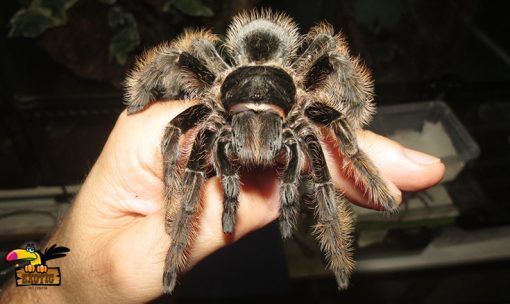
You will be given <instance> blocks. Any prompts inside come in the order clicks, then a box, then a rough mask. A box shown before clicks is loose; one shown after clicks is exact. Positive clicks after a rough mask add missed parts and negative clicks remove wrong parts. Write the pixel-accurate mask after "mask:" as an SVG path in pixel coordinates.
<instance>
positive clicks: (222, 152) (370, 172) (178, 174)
mask: <svg viewBox="0 0 510 304" xmlns="http://www.w3.org/2000/svg"><path fill="white" fill-rule="evenodd" d="M218 42H219V39H218V37H217V36H216V35H214V34H212V33H211V32H209V31H205V30H198V31H186V32H185V33H184V34H183V35H182V36H181V37H180V38H178V39H177V40H175V41H173V42H171V43H164V44H161V45H160V46H158V47H155V48H154V49H152V50H150V51H149V52H147V53H146V54H145V55H144V56H142V57H141V59H140V60H139V61H138V62H137V63H136V66H135V68H134V69H133V71H132V72H131V73H130V75H129V76H128V78H127V80H126V91H127V92H126V96H125V98H126V101H127V112H128V113H129V114H133V113H136V112H138V111H141V110H142V109H144V108H145V107H146V106H147V105H149V104H150V103H151V102H154V101H156V100H161V99H175V98H186V99H194V100H198V101H199V103H198V104H196V105H194V106H192V107H190V108H188V109H187V110H185V111H184V112H182V113H181V114H179V115H178V116H177V117H175V118H174V119H173V120H172V121H170V122H169V123H168V125H167V126H166V128H165V131H164V135H163V139H162V145H161V152H162V154H163V162H164V190H165V201H166V208H167V216H166V218H165V227H166V231H167V232H168V233H169V234H170V236H171V239H172V241H171V245H170V249H169V251H168V254H167V257H166V266H165V271H164V276H163V286H164V291H165V292H166V293H171V292H172V290H173V289H174V287H175V284H176V280H177V274H178V273H179V272H180V271H181V270H182V269H183V267H184V266H185V264H186V259H187V255H188V250H189V246H190V243H191V242H192V240H193V238H194V236H195V234H196V231H197V218H198V211H199V207H200V195H199V194H200V188H201V187H202V185H203V184H204V180H205V179H206V178H207V173H208V172H212V174H216V175H217V176H219V177H220V178H221V182H222V184H223V190H224V201H223V208H224V209H223V218H222V225H223V231H224V233H232V231H233V230H234V228H235V221H236V210H237V208H238V196H239V191H240V181H239V178H240V177H239V174H238V170H239V168H240V167H242V166H245V167H246V166H273V167H281V168H283V169H282V170H281V171H282V172H283V173H282V174H281V176H280V179H281V185H280V217H279V221H280V231H281V234H282V237H284V238H287V237H289V236H291V234H292V231H293V228H294V227H295V222H296V219H297V215H298V213H299V209H300V204H299V202H300V200H299V199H300V198H299V197H300V193H299V188H300V183H301V182H302V181H303V180H311V181H312V183H313V188H312V189H313V191H314V195H313V198H314V200H313V204H314V210H315V218H316V222H317V223H316V225H315V226H314V230H313V231H314V234H315V235H316V237H317V239H318V241H319V243H320V247H321V249H322V251H323V252H324V254H325V256H326V260H327V262H328V267H329V268H330V269H331V270H332V271H333V272H334V273H335V277H336V280H337V282H338V286H339V288H341V289H343V288H346V287H347V285H348V281H349V277H350V274H351V272H352V269H353V260H352V244H351V243H352V240H351V238H352V236H351V234H352V229H353V227H352V217H351V213H350V209H349V205H348V203H349V202H348V200H347V199H346V198H345V196H344V195H342V193H341V192H339V191H336V189H335V188H334V186H333V183H332V180H331V176H330V173H329V170H328V167H327V165H326V161H325V157H324V153H323V149H322V144H321V137H320V129H321V128H329V129H331V130H332V131H333V133H334V134H335V136H336V139H337V142H338V149H339V151H340V152H341V154H342V155H343V158H344V160H343V168H342V169H343V170H344V172H346V174H348V175H350V176H352V177H353V178H354V180H355V181H356V182H357V183H358V184H360V185H361V186H362V188H363V189H365V191H366V194H367V196H368V197H369V199H370V200H372V201H373V202H375V203H377V204H378V205H379V206H381V207H382V208H384V209H385V210H388V211H393V210H395V209H396V208H397V204H396V203H395V197H396V194H395V193H393V192H392V191H391V188H390V187H389V184H388V182H387V181H385V180H384V179H383V178H382V177H381V176H380V175H379V173H378V171H377V169H376V167H375V166H374V165H373V163H372V161H371V160H370V159H369V158H368V157H367V155H366V154H365V153H364V152H363V151H362V150H360V149H359V147H358V145H357V143H356V136H355V133H354V131H355V130H356V129H359V128H361V127H362V126H363V125H364V124H366V123H367V122H368V120H369V119H370V117H371V115H372V113H373V111H374V106H373V104H372V91H373V86H372V81H371V79H370V75H369V73H368V72H367V70H366V68H365V67H364V66H363V65H362V64H361V63H360V62H359V60H358V59H357V58H354V57H352V56H351V55H350V54H349V51H348V48H347V44H346V42H345V40H344V38H343V37H342V36H341V35H340V34H335V33H334V30H333V28H332V27H331V26H330V25H328V24H326V23H322V24H319V25H318V26H315V27H314V28H312V29H311V30H310V32H309V33H308V34H306V35H304V36H301V35H300V34H299V33H298V29H297V26H296V25H295V23H294V22H293V21H292V19H290V18H289V17H287V16H286V15H283V14H278V13H272V12H270V11H268V10H267V11H266V10H264V11H253V12H244V13H241V14H239V15H238V16H236V17H235V18H234V19H233V21H232V23H231V25H230V27H229V29H228V32H227V36H226V41H225V43H224V47H225V50H226V54H225V59H224V58H223V57H222V56H221V55H220V54H219V53H218V51H217V48H216V45H217V43H218ZM191 129H194V130H195V131H196V136H195V139H194V143H193V146H192V148H191V154H190V157H189V159H188V161H187V164H186V167H185V169H184V172H182V171H183V170H182V168H180V166H179V158H180V155H181V154H182V151H181V152H180V151H179V138H180V137H181V135H183V134H184V133H186V132H188V131H190V130H191ZM305 159H306V160H308V162H309V164H310V168H311V169H310V172H311V173H310V175H311V179H308V178H306V179H305V178H302V176H301V172H302V169H303V168H302V167H303V164H304V160H305ZM211 168H212V169H214V171H212V170H211ZM182 189H186V191H183V190H182ZM176 201H179V204H176Z"/></svg>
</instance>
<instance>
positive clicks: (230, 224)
mask: <svg viewBox="0 0 510 304" xmlns="http://www.w3.org/2000/svg"><path fill="white" fill-rule="evenodd" d="M230 153H232V131H231V130H230V128H228V129H227V128H224V129H223V131H222V132H221V134H220V136H219V138H218V141H217V143H216V157H215V168H216V173H217V175H219V176H220V177H221V183H222V185H223V193H224V196H225V197H224V200H223V218H222V225H223V232H224V233H232V232H233V231H234V226H235V222H236V215H237V206H238V197H239V191H240V178H239V174H238V172H237V168H236V167H235V166H234V165H232V162H231V161H230V159H229V157H228V155H229V154H230Z"/></svg>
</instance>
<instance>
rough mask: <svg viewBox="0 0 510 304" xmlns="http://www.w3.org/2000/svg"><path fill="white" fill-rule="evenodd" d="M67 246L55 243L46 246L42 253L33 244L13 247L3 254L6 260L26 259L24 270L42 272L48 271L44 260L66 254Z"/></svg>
mask: <svg viewBox="0 0 510 304" xmlns="http://www.w3.org/2000/svg"><path fill="white" fill-rule="evenodd" d="M69 251H70V250H69V248H67V247H63V246H59V247H57V244H53V245H52V246H51V247H50V248H46V250H44V253H42V252H41V251H40V250H35V246H34V245H30V244H29V245H27V247H25V249H14V250H12V251H10V252H9V253H7V255H6V256H5V260H6V261H8V262H12V261H28V262H29V263H28V264H26V265H25V267H24V269H25V272H34V271H36V272H39V273H44V272H47V271H48V266H46V261H48V260H53V259H58V258H62V257H65V256H66V253H67V252H69Z"/></svg>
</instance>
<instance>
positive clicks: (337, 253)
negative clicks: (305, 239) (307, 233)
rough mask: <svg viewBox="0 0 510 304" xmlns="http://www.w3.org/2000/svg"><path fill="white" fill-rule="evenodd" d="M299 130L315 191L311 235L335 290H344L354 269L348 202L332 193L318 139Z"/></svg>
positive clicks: (306, 129) (310, 132) (309, 131)
mask: <svg viewBox="0 0 510 304" xmlns="http://www.w3.org/2000/svg"><path fill="white" fill-rule="evenodd" d="M298 128H301V132H300V139H301V140H300V143H301V147H302V148H303V150H304V151H305V152H306V154H307V156H308V158H309V159H310V164H311V168H312V174H313V182H314V188H315V203H316V204H315V216H316V221H317V224H316V225H315V227H314V234H315V236H316V237H317V239H318V241H319V244H320V247H321V250H322V251H323V252H324V255H325V257H326V260H327V262H328V267H329V268H330V269H331V270H332V271H333V272H334V274H335V278H336V281H337V284H338V287H339V289H345V288H347V286H348V284H349V277H350V274H351V272H352V270H353V268H354V262H353V259H352V249H351V248H352V247H351V246H352V236H351V235H352V230H353V226H352V215H351V212H350V210H349V206H348V204H349V201H348V200H347V199H346V198H345V197H344V196H343V195H342V194H341V193H338V192H337V191H336V190H335V187H334V185H333V182H332V180H331V175H330V173H329V170H328V167H327V164H326V159H325V158H324V153H323V151H322V147H321V144H320V142H319V139H318V138H317V136H316V135H315V132H314V131H313V129H312V127H311V126H305V127H303V126H300V127H299V126H298Z"/></svg>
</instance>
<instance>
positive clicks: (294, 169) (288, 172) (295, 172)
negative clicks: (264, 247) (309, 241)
mask: <svg viewBox="0 0 510 304" xmlns="http://www.w3.org/2000/svg"><path fill="white" fill-rule="evenodd" d="M283 144H284V147H285V151H286V154H287V157H286V168H285V171H284V173H283V176H282V178H281V185H280V232H281V234H282V237H283V238H288V237H290V236H292V231H293V230H294V228H295V227H296V221H297V215H298V213H299V209H300V207H301V206H300V201H299V188H298V186H299V181H300V179H299V177H300V170H301V153H300V151H299V145H298V142H297V140H296V137H295V135H294V133H293V132H292V131H291V130H290V129H285V130H284V132H283Z"/></svg>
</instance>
